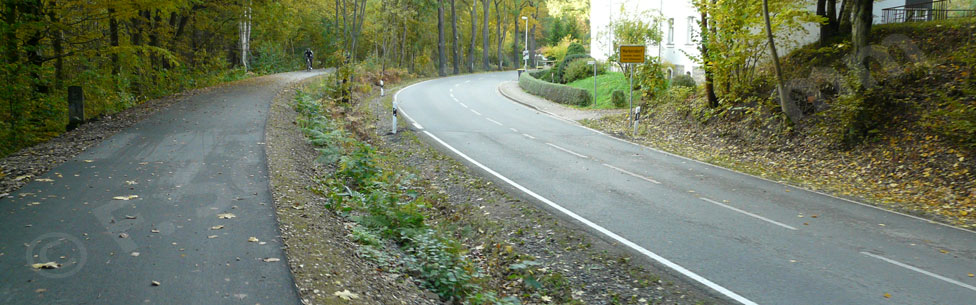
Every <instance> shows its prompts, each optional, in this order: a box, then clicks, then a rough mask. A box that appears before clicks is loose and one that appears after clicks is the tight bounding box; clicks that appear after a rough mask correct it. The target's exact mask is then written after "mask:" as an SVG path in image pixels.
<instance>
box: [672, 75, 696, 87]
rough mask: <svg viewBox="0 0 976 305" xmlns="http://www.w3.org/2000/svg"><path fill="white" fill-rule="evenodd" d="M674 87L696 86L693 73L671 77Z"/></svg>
mask: <svg viewBox="0 0 976 305" xmlns="http://www.w3.org/2000/svg"><path fill="white" fill-rule="evenodd" d="M671 86H672V87H689V88H694V87H695V79H694V78H692V77H691V75H684V74H682V75H678V76H675V77H674V78H672V79H671Z"/></svg>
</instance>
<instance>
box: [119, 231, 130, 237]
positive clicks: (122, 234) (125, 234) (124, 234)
mask: <svg viewBox="0 0 976 305" xmlns="http://www.w3.org/2000/svg"><path fill="white" fill-rule="evenodd" d="M119 238H129V233H125V232H122V233H119Z"/></svg>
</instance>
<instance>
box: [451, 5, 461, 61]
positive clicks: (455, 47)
mask: <svg viewBox="0 0 976 305" xmlns="http://www.w3.org/2000/svg"><path fill="white" fill-rule="evenodd" d="M454 2H455V0H451V34H452V35H453V39H451V53H452V54H453V55H454V56H453V58H452V59H451V63H452V64H453V68H454V75H457V74H459V73H461V57H460V56H458V55H460V54H459V53H461V52H460V51H461V50H460V48H461V45H460V44H459V41H458V40H460V39H458V38H459V37H458V33H457V10H455V9H454Z"/></svg>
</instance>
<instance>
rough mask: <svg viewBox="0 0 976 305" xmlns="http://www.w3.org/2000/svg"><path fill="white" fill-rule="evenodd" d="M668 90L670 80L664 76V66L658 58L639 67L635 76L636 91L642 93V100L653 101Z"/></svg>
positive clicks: (648, 60) (649, 60)
mask: <svg viewBox="0 0 976 305" xmlns="http://www.w3.org/2000/svg"><path fill="white" fill-rule="evenodd" d="M667 89H668V80H667V78H666V77H665V75H664V65H662V64H661V62H660V61H659V60H658V59H656V58H653V57H651V58H648V59H647V60H646V61H645V62H644V64H643V65H640V66H638V68H637V71H636V73H635V75H634V90H639V91H640V92H641V95H640V98H642V99H644V100H651V99H654V98H656V97H657V96H659V95H661V94H662V93H664V92H665V91H666V90H667Z"/></svg>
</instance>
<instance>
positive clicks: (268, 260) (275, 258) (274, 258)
mask: <svg viewBox="0 0 976 305" xmlns="http://www.w3.org/2000/svg"><path fill="white" fill-rule="evenodd" d="M263 261H264V262H265V263H273V262H277V261H281V259H280V258H277V257H269V258H265V259H263Z"/></svg>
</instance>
